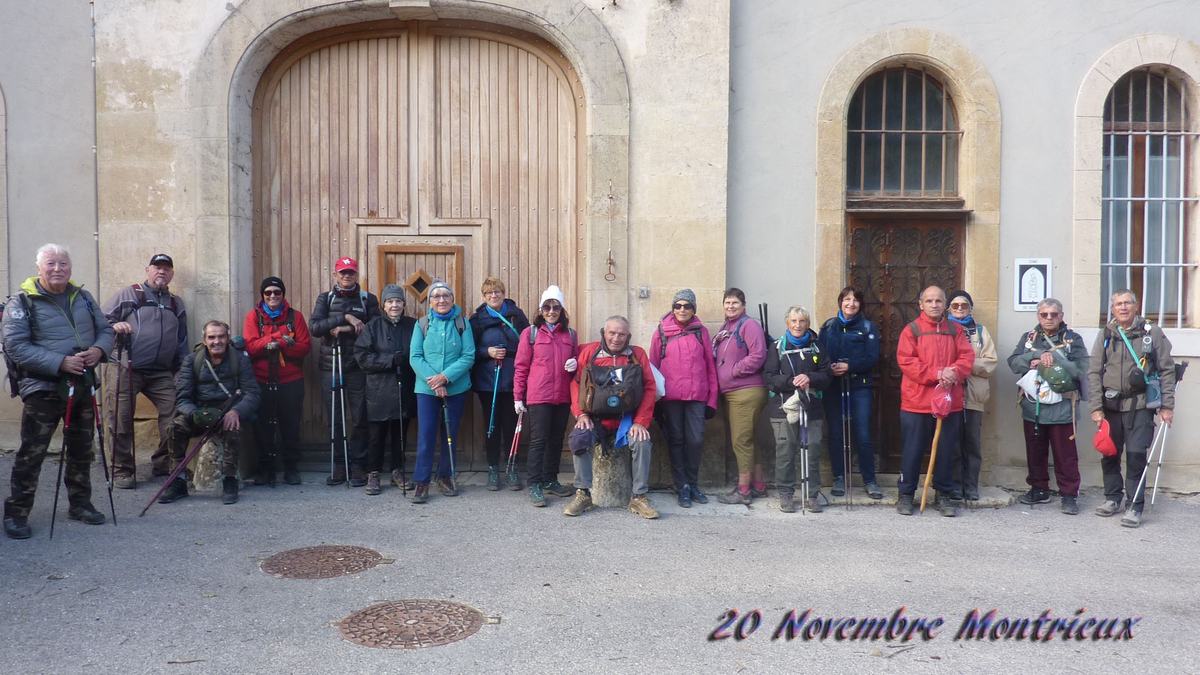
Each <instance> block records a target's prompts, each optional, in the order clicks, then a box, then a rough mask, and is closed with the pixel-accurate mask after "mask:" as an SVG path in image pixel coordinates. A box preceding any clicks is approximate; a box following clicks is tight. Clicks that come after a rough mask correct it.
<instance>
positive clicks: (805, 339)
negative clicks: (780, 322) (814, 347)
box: [783, 330, 812, 349]
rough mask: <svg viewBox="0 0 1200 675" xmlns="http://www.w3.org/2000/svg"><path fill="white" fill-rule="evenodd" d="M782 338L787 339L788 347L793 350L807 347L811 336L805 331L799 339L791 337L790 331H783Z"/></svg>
mask: <svg viewBox="0 0 1200 675" xmlns="http://www.w3.org/2000/svg"><path fill="white" fill-rule="evenodd" d="M783 336H784V337H785V338H787V345H788V347H791V348H793V349H799V348H801V347H807V346H808V343H809V341H811V340H812V334H811V333H809V332H807V331H805V333H804V335H801V336H800V337H796V336H794V335H792V331H790V330H789V331H784V332H783Z"/></svg>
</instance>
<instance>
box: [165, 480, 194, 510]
mask: <svg viewBox="0 0 1200 675" xmlns="http://www.w3.org/2000/svg"><path fill="white" fill-rule="evenodd" d="M186 496H188V491H187V481H186V480H184V479H182V478H176V479H175V480H173V481H171V484H170V485H168V486H167V489H166V491H165V492H163V493H162V496H161V497H159V498H158V503H159V504H170V503H171V502H177V501H179V500H180V499H183V498H184V497H186Z"/></svg>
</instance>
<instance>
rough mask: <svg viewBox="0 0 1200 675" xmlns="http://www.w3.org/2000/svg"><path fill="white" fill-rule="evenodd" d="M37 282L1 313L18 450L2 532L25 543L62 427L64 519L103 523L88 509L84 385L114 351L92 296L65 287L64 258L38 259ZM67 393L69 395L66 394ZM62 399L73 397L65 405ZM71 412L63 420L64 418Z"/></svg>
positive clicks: (51, 249)
mask: <svg viewBox="0 0 1200 675" xmlns="http://www.w3.org/2000/svg"><path fill="white" fill-rule="evenodd" d="M37 269H38V273H37V276H33V277H29V278H28V279H26V280H25V282H24V283H22V284H21V289H20V292H19V293H17V294H16V295H14V296H13V297H12V298H11V299H10V300H9V302H8V303H7V304H6V305H5V308H4V323H3V336H4V349H5V352H6V353H7V356H8V357H9V358H10V359H11V361H12V365H13V366H15V367H16V369H17V373H16V376H17V383H18V392H19V394H20V396H21V401H22V403H23V404H24V410H23V411H22V413H21V447H20V449H18V450H17V457H16V461H15V462H14V463H13V470H12V479H11V485H12V495H11V496H10V497H9V498H8V499H6V500H4V532H5V534H7V535H8V536H9V537H11V538H13V539H28V538H29V537H30V536H31V535H32V534H33V530H32V529H31V528H30V527H29V512H30V510H31V509H32V508H33V499H34V494H35V492H36V491H37V483H38V475H39V474H40V473H41V470H42V462H43V461H44V460H45V459H46V449H47V447H48V446H49V445H50V437H51V436H53V435H54V430H55V429H56V428H57V427H58V422H59V420H64V426H65V428H66V433H65V436H66V450H65V457H63V458H61V459H62V461H65V462H66V466H64V467H63V468H64V470H65V477H64V480H63V482H64V483H65V484H66V486H67V499H68V501H69V502H70V504H71V506H70V509H69V510H68V512H67V515H68V516H69V517H70V518H71V519H72V520H79V521H83V522H85V523H88V524H89V525H99V524H101V523H103V522H104V520H105V519H104V514H102V513H100V512H98V511H97V510H96V509H95V507H93V506H92V483H91V465H92V459H93V455H92V429H93V428H94V425H95V419H94V417H93V415H92V401H91V383H92V381H93V379H92V378H94V377H95V370H94V368H95V366H96V364H97V363H99V362H100V361H101V360H103V359H104V355H105V354H107V353H108V351H109V350H110V349H112V346H113V330H112V328H110V327H109V325H108V321H107V320H106V319H105V317H104V314H102V313H101V312H100V309H99V308H98V307H97V305H96V301H95V299H94V298H92V296H91V294H90V293H88V292H87V291H85V290H83V289H82V288H80V287H79V286H76V285H74V284H72V283H71V281H70V280H71V254H70V253H69V252H68V251H67V249H66V248H64V247H62V246H58V245H56V244H46V245H45V246H42V247H41V248H39V249H38V252H37ZM72 387H73V390H72ZM68 392H72V393H73V394H74V396H73V400H70V401H68V398H69V397H68ZM68 409H69V410H70V416H69V417H68V416H67V411H68Z"/></svg>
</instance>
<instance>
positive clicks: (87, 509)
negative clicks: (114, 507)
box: [67, 504, 105, 525]
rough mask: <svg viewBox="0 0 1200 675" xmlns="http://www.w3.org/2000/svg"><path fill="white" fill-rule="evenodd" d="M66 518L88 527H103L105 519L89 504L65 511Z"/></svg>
mask: <svg viewBox="0 0 1200 675" xmlns="http://www.w3.org/2000/svg"><path fill="white" fill-rule="evenodd" d="M67 517H68V518H70V519H71V520H78V521H80V522H83V523H87V524H88V525H103V524H104V521H105V518H104V514H103V513H100V512H99V511H97V510H96V507H94V506H92V505H91V504H84V505H82V506H72V507H71V508H69V509H67Z"/></svg>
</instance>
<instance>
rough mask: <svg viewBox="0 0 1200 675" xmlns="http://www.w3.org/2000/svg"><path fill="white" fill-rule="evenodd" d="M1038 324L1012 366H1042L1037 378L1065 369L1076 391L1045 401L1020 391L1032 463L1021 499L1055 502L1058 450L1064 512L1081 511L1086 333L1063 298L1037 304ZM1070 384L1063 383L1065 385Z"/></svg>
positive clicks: (1018, 370) (1025, 369)
mask: <svg viewBox="0 0 1200 675" xmlns="http://www.w3.org/2000/svg"><path fill="white" fill-rule="evenodd" d="M1037 313H1038V325H1037V326H1036V327H1035V328H1034V329H1033V330H1031V331H1029V332H1028V333H1026V334H1025V335H1023V336H1021V339H1020V340H1019V341H1018V342H1017V346H1016V347H1015V348H1014V349H1013V351H1012V355H1010V356H1009V357H1008V367H1009V368H1010V369H1012V371H1013V373H1014V374H1016V375H1018V376H1024V375H1026V374H1027V373H1029V371H1031V370H1035V371H1037V375H1036V377H1038V378H1042V376H1043V375H1045V376H1046V377H1050V376H1052V375H1053V372H1052V371H1051V370H1050V369H1058V372H1060V373H1062V376H1061V377H1059V380H1060V381H1062V379H1063V377H1065V378H1066V379H1067V380H1068V381H1069V384H1071V385H1074V390H1072V391H1065V392H1060V393H1062V400H1060V401H1057V402H1055V403H1045V402H1042V401H1041V400H1040V398H1041V397H1038V398H1031V397H1030V396H1029V395H1028V394H1025V393H1022V394H1021V417H1022V419H1023V420H1024V427H1025V460H1026V462H1027V464H1028V466H1029V475H1028V476H1027V477H1026V478H1025V482H1027V483H1029V491H1028V492H1026V493H1025V494H1023V495H1021V496H1020V497H1019V498H1018V501H1020V502H1021V503H1022V504H1029V505H1033V504H1045V503H1047V502H1049V501H1050V470H1049V467H1048V462H1049V453H1050V452H1053V453H1054V479H1055V482H1056V483H1057V484H1058V494H1059V497H1060V498H1061V500H1062V505H1061V507H1060V508H1061V510H1062V512H1063V513H1065V514H1067V515H1069V516H1073V515H1075V514H1077V513H1079V503H1078V502H1077V501H1076V500H1077V498H1078V496H1079V455H1078V453H1077V451H1076V447H1075V413H1076V409H1077V403H1078V400H1079V391H1080V389H1081V387H1080V383H1081V382H1083V381H1084V376H1085V374H1086V373H1087V367H1088V353H1087V348H1086V347H1084V345H1083V338H1081V337H1080V336H1079V334H1078V333H1076V332H1075V331H1073V330H1071V329H1070V328H1067V324H1066V323H1065V322H1064V321H1063V306H1062V303H1061V302H1059V301H1058V300H1055V299H1054V298H1046V299H1045V300H1042V301H1041V302H1039V303H1038V307H1037ZM1066 386H1067V385H1060V386H1059V387H1058V388H1060V389H1065V388H1066Z"/></svg>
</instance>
